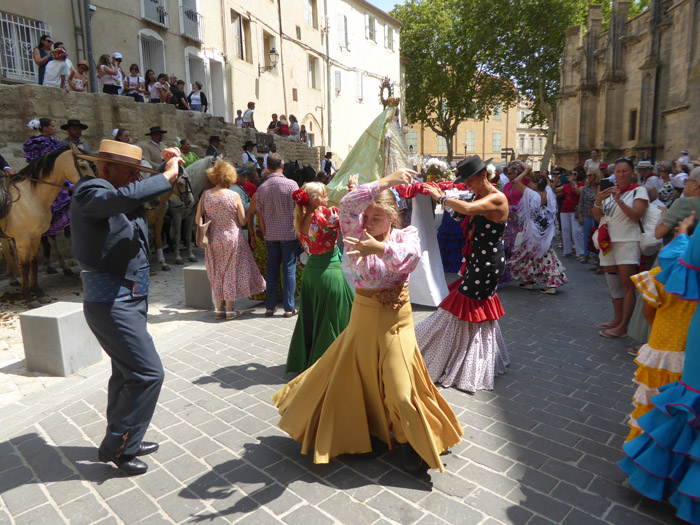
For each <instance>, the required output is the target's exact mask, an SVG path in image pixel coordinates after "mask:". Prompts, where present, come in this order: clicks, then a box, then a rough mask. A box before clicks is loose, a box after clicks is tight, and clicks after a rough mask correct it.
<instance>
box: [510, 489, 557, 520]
mask: <svg viewBox="0 0 700 525" xmlns="http://www.w3.org/2000/svg"><path fill="white" fill-rule="evenodd" d="M508 499H509V500H510V501H512V502H514V503H517V504H518V505H521V506H523V507H526V508H528V509H530V510H532V511H534V512H537V513H538V514H542V515H543V516H545V517H546V518H549V519H551V520H553V521H556V522H561V520H563V519H564V517H565V516H566V515H567V514H568V513H569V511H570V510H571V506H570V505H567V504H566V503H562V502H560V501H557V500H555V499H554V498H552V497H550V496H546V495H545V494H542V493H540V492H537V491H534V490H532V489H530V488H528V487H525V486H520V487H516V488H515V489H513V491H512V492H511V493H510V494H508Z"/></svg>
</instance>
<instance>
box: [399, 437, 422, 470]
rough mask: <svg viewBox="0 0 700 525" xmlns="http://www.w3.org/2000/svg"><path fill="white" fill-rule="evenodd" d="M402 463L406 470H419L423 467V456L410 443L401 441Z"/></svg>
mask: <svg viewBox="0 0 700 525" xmlns="http://www.w3.org/2000/svg"><path fill="white" fill-rule="evenodd" d="M399 450H400V451H401V463H402V464H403V468H404V470H405V471H406V472H410V473H414V472H418V471H419V470H420V469H421V468H422V467H423V458H421V457H420V456H419V455H418V452H416V451H415V450H414V449H413V447H412V446H411V444H410V443H399Z"/></svg>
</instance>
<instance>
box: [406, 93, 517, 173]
mask: <svg viewBox="0 0 700 525" xmlns="http://www.w3.org/2000/svg"><path fill="white" fill-rule="evenodd" d="M517 125H518V112H517V108H516V107H515V106H513V107H510V108H508V109H503V108H502V107H500V106H497V107H496V108H495V109H494V111H493V113H492V114H491V115H489V116H488V118H476V119H467V120H465V121H464V122H461V123H460V124H459V126H458V128H457V133H456V134H455V136H454V137H453V144H452V146H453V151H454V157H453V158H454V160H455V161H457V162H459V161H460V160H462V159H464V158H465V157H467V156H471V155H479V156H481V158H482V159H489V158H493V159H494V161H495V162H500V161H501V160H505V159H502V155H503V149H506V148H515V147H516V136H517V134H516V131H517ZM406 142H407V143H408V145H409V148H410V147H411V146H413V151H414V152H415V153H416V154H418V155H422V156H424V157H426V156H432V157H445V156H446V155H447V144H446V142H445V139H444V138H443V137H440V136H438V135H437V134H436V133H435V132H434V131H433V130H432V129H430V128H429V127H427V126H425V125H422V124H412V125H411V126H410V127H408V128H407V131H406ZM516 153H517V152H516Z"/></svg>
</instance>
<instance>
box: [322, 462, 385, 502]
mask: <svg viewBox="0 0 700 525" xmlns="http://www.w3.org/2000/svg"><path fill="white" fill-rule="evenodd" d="M326 480H327V481H328V482H329V483H332V484H333V485H335V486H336V487H337V488H338V489H340V490H341V491H343V493H345V494H347V495H348V496H351V497H352V498H353V499H355V500H358V501H367V500H368V499H369V498H371V497H373V496H374V495H375V494H376V493H377V490H378V487H377V486H376V485H375V484H374V482H372V481H371V480H370V479H368V478H366V477H364V476H362V475H361V474H359V473H358V472H355V471H354V470H351V469H349V468H343V469H341V470H338V471H336V472H334V473H333V474H331V475H330V476H328V477H327V478H326Z"/></svg>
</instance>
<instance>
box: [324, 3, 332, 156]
mask: <svg viewBox="0 0 700 525" xmlns="http://www.w3.org/2000/svg"><path fill="white" fill-rule="evenodd" d="M323 11H324V14H325V18H326V106H327V107H328V109H327V111H328V124H327V127H328V149H329V150H331V151H333V148H332V147H331V124H332V121H333V118H332V116H331V45H330V32H329V31H328V0H323Z"/></svg>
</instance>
